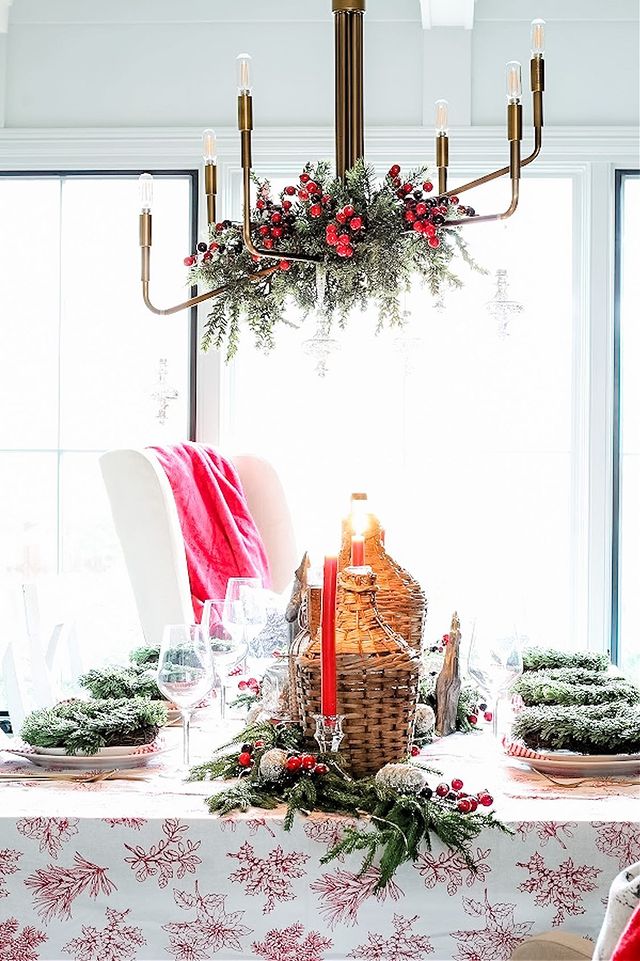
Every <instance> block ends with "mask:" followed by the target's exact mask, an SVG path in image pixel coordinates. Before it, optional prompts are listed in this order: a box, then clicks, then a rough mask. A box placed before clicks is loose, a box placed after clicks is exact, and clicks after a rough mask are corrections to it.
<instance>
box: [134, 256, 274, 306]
mask: <svg viewBox="0 0 640 961" xmlns="http://www.w3.org/2000/svg"><path fill="white" fill-rule="evenodd" d="M276 270H278V267H277V266H276V265H274V266H273V267H265V269H264V270H259V271H257V273H255V274H248V275H247V280H249V281H250V282H251V283H257V282H258V281H259V280H262V279H263V277H269V276H270V275H271V274H273V273H275V272H276ZM238 286H240V284H239V283H237V284H223V285H222V287H216V288H215V290H208V291H207V292H206V293H205V294H198V296H197V297H191V298H190V299H189V300H185V301H184V303H182V304H176V306H175V307H167V308H165V309H164V310H163V309H162V308H160V307H155V306H154V305H153V304H152V303H151V301H150V300H149V281H148V280H143V281H142V299H143V301H144V305H145V307H147V308H148V309H149V310H150V311H151V313H152V314H158V315H159V316H161V317H167V316H168V315H169V314H177V313H178V312H179V311H181V310H187V309H188V308H189V307H195V306H196V304H202V303H203V302H204V301H205V300H211V299H212V298H213V297H218V296H220V294H224V293H226V291H228V290H233V288H234V287H238Z"/></svg>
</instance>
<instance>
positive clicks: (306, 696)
mask: <svg viewBox="0 0 640 961" xmlns="http://www.w3.org/2000/svg"><path fill="white" fill-rule="evenodd" d="M376 591H377V587H376V575H375V574H374V573H373V572H372V571H371V569H370V568H368V567H348V568H346V569H345V570H343V571H342V572H341V573H340V574H339V575H338V607H337V611H336V674H337V708H338V713H339V714H344V715H346V719H345V724H344V730H345V739H344V741H343V742H342V745H341V751H342V752H343V753H344V754H345V755H346V757H347V759H348V762H349V769H350V771H351V773H352V774H353V775H354V776H355V777H365V776H367V775H368V774H373V773H375V772H376V771H378V770H379V769H380V768H381V767H382V765H383V764H387V763H388V762H390V761H398V760H401V759H403V758H405V757H406V756H407V754H408V752H409V747H410V744H411V737H412V734H413V723H414V718H415V711H416V703H417V697H418V674H419V656H418V653H417V652H416V651H414V650H412V649H411V648H410V647H409V646H408V644H406V642H405V641H404V640H403V638H402V637H401V636H400V635H398V634H396V633H395V632H394V631H393V630H392V629H391V628H390V627H389V625H388V624H386V623H385V622H384V620H383V619H382V616H381V615H380V613H379V611H378V608H377V606H376ZM296 673H297V681H298V694H299V703H300V713H301V723H302V725H303V727H304V730H305V734H307V735H308V736H313V733H314V730H315V724H314V721H313V715H314V714H319V713H321V703H320V686H321V673H320V638H319V637H317V638H316V639H314V640H313V641H312V642H311V643H310V645H309V647H308V648H307V650H306V651H304V652H303V653H302V654H300V656H299V657H298V660H297V671H296Z"/></svg>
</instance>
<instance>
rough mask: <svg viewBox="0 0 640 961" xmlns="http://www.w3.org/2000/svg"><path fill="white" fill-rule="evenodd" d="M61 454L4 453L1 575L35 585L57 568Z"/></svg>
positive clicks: (0, 455)
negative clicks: (33, 580)
mask: <svg viewBox="0 0 640 961" xmlns="http://www.w3.org/2000/svg"><path fill="white" fill-rule="evenodd" d="M57 470H58V457H57V454H55V453H52V454H41V453H31V452H29V451H20V452H16V453H10V454H8V453H0V504H2V511H1V512H0V574H1V575H3V576H7V577H9V578H10V579H12V580H23V581H27V580H31V579H32V578H35V577H39V576H40V575H42V574H50V573H53V572H55V570H56V566H57V499H58V482H57Z"/></svg>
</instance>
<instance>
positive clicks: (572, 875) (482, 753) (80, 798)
mask: <svg viewBox="0 0 640 961" xmlns="http://www.w3.org/2000/svg"><path fill="white" fill-rule="evenodd" d="M170 733H171V734H172V735H173V734H177V732H170ZM200 738H201V741H200V747H201V749H204V747H205V746H206V748H207V750H204V753H205V755H206V754H207V753H208V743H209V741H210V737H209V735H205V733H204V732H201V734H200ZM490 749H491V742H490V739H488V738H486V737H485V736H483V735H472V736H469V737H463V736H460V735H456V736H454V737H451V738H446V739H444V740H442V741H440V742H438V743H436V744H435V745H433V746H432V747H431V748H430V749H428V751H427V754H428V756H429V761H431V760H433V763H434V764H436V765H437V766H440V767H441V768H442V769H443V771H444V772H445V775H446V776H447V777H451V776H452V775H455V774H460V776H461V777H463V779H464V780H465V782H466V784H467V785H468V787H469V788H470V789H471V790H473V789H474V788H475V789H479V788H483V787H487V788H489V789H490V790H491V791H492V793H493V794H494V797H495V800H496V804H495V808H496V813H497V815H498V816H499V817H500V818H501V819H502V820H504V821H507V822H508V823H510V824H511V826H512V828H513V830H514V832H515V833H514V835H513V836H511V837H509V836H504V835H502V834H500V833H498V832H497V831H490V832H486V833H483V834H482V835H481V836H480V837H479V838H478V840H477V842H476V843H475V844H474V855H475V857H476V859H477V861H478V864H479V870H478V872H477V873H476V874H472V873H471V872H470V871H469V870H468V869H467V867H466V865H465V864H464V862H463V861H462V860H461V858H460V857H459V856H457V855H456V854H454V853H452V852H451V851H449V850H447V849H444V848H443V847H442V846H441V845H436V846H435V847H434V850H433V851H432V852H431V853H429V852H427V851H424V852H423V853H422V854H421V856H420V858H419V860H418V861H417V863H416V864H413V865H405V866H403V868H402V869H401V870H399V871H398V872H397V875H396V876H395V878H394V880H393V882H392V884H390V885H389V887H388V888H386V889H385V890H384V891H383V892H380V893H378V894H376V893H374V888H375V884H376V880H377V872H376V869H375V868H371V869H370V870H369V871H367V872H366V873H365V874H364V875H360V873H359V865H360V858H359V857H357V856H354V857H349V858H346V859H344V860H342V861H333V862H331V863H329V864H327V865H322V864H320V857H321V855H322V854H323V853H324V851H325V850H326V849H327V847H328V846H329V845H331V844H332V843H333V842H334V841H335V840H336V839H337V838H339V837H340V835H341V831H342V830H343V827H344V824H345V819H344V818H339V817H328V816H326V815H315V816H312V817H311V818H308V819H303V818H299V819H297V820H296V824H295V826H294V829H293V830H292V831H291V832H290V833H287V832H285V831H284V830H283V826H282V812H281V811H277V812H269V813H265V812H262V811H251V812H249V813H248V814H246V815H236V816H233V817H228V818H225V819H221V818H219V817H212V816H210V815H209V814H208V812H207V810H206V807H205V805H204V803H203V798H204V797H206V796H207V795H208V794H210V793H212V786H211V785H210V784H201V783H199V784H183V783H181V782H178V781H172V780H171V779H168V778H166V777H161V776H159V774H157V773H155V774H153V773H152V774H151V779H150V780H149V781H148V782H126V781H123V782H110V783H102V784H89V785H77V784H74V785H70V784H64V783H60V782H55V783H45V784H42V783H37V782H20V783H15V782H11V783H7V782H4V783H1V782H0V958H2V959H8V961H36V959H46V961H52V959H58V961H59V959H66V958H70V959H74V961H128V959H139V961H144V959H147V961H148V959H153V961H161V959H176V961H178V959H180V961H205V959H209V958H211V959H217V961H231V959H261V961H336V959H347V958H349V959H351V958H354V959H362V961H409V959H411V961H422V959H425V961H429V959H432V961H449V959H452V961H502V959H505V961H506V959H509V958H510V957H511V953H512V951H513V949H514V948H515V947H516V946H517V945H518V944H519V943H520V942H521V941H522V940H523V939H524V938H525V937H527V936H528V935H531V934H534V933H536V932H540V931H543V930H549V929H550V928H552V927H553V926H560V925H561V926H562V927H563V928H565V929H568V930H571V931H574V932H576V933H577V934H580V935H582V936H583V937H588V938H591V939H594V940H595V937H596V936H597V932H598V930H599V927H600V923H601V920H602V917H603V913H604V901H605V899H606V895H607V891H608V888H609V885H610V883H611V881H612V879H613V877H614V876H615V875H616V874H617V873H618V871H619V870H620V868H621V867H624V866H625V865H626V864H629V863H630V862H632V861H635V860H638V859H640V832H639V831H638V827H637V825H636V824H635V823H634V822H635V819H636V818H637V808H638V790H639V789H638V786H637V784H635V783H633V782H631V781H630V782H626V783H620V782H619V781H618V782H613V781H610V780H606V779H601V780H597V781H593V780H592V781H589V782H586V783H582V784H580V785H578V786H577V787H575V788H574V789H568V788H563V787H559V786H557V785H555V784H553V783H551V782H550V781H549V780H547V779H546V778H544V777H542V776H541V775H537V774H533V773H532V772H530V771H527V770H526V769H525V768H524V767H522V766H520V765H518V764H517V763H513V764H510V765H507V763H506V762H505V761H497V760H496V759H495V755H494V754H492V753H491V750H490ZM2 757H3V758H4V761H3V762H2V764H0V769H2V770H8V769H9V768H12V767H15V766H16V765H15V761H11V760H9V759H8V756H7V755H2Z"/></svg>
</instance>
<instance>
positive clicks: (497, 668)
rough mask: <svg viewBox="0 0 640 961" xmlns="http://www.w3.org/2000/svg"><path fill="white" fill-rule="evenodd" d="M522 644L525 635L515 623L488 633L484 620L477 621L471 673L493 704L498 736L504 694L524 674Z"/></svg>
mask: <svg viewBox="0 0 640 961" xmlns="http://www.w3.org/2000/svg"><path fill="white" fill-rule="evenodd" d="M505 627H506V629H504V628H505ZM522 646H523V645H522V639H521V637H520V635H519V634H518V631H517V630H516V629H515V627H511V626H507V625H503V627H502V629H498V630H491V631H490V632H488V633H485V632H484V630H483V627H482V622H481V621H479V620H476V621H475V622H474V625H473V630H472V633H471V646H470V648H469V657H468V661H467V673H468V674H469V676H470V677H471V678H472V679H473V680H474V681H475V682H476V683H477V685H478V687H479V688H480V690H481V691H482V692H483V693H484V694H486V696H487V698H488V700H489V702H490V704H491V705H492V707H493V718H492V731H493V735H494V737H497V736H498V703H499V701H500V698H501V697H502V695H503V694H504V693H505V692H506V691H507V690H508V689H509V688H510V687H511V685H512V684H513V682H514V681H515V680H516V678H518V677H519V676H520V675H521V674H522Z"/></svg>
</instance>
